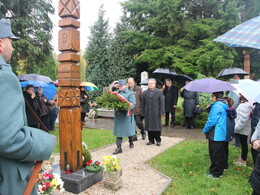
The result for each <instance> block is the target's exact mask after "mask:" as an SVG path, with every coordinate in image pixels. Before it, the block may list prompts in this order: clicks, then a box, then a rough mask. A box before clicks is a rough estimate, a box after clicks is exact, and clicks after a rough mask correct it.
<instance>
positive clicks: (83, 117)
mask: <svg viewBox="0 0 260 195" xmlns="http://www.w3.org/2000/svg"><path fill="white" fill-rule="evenodd" d="M85 117H86V112H81V121H82V122H85Z"/></svg>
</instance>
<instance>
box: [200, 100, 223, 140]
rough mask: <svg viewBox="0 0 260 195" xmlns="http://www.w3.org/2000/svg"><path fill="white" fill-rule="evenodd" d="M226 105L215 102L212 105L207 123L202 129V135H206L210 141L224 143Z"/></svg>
mask: <svg viewBox="0 0 260 195" xmlns="http://www.w3.org/2000/svg"><path fill="white" fill-rule="evenodd" d="M227 110H228V105H227V104H225V103H223V102H221V101H217V102H215V103H214V104H212V106H211V109H210V113H209V117H208V121H207V123H206V125H205V127H204V128H203V133H205V134H206V136H207V139H209V140H210V141H225V140H226V129H227V125H226V121H227Z"/></svg>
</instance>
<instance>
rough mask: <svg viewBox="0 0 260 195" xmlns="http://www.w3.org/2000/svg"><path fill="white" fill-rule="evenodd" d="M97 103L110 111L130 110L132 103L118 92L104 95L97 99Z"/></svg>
mask: <svg viewBox="0 0 260 195" xmlns="http://www.w3.org/2000/svg"><path fill="white" fill-rule="evenodd" d="M96 102H97V103H98V104H100V105H101V106H102V107H104V108H107V109H109V110H116V111H121V110H125V111H127V110H129V109H130V103H129V102H128V101H127V100H126V99H125V98H124V97H123V96H121V95H120V94H118V93H116V92H108V93H104V94H103V95H101V96H100V97H98V98H97V99H96Z"/></svg>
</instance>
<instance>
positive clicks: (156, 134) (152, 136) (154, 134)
mask: <svg viewBox="0 0 260 195" xmlns="http://www.w3.org/2000/svg"><path fill="white" fill-rule="evenodd" d="M148 139H149V142H152V143H154V140H155V141H156V142H161V131H148Z"/></svg>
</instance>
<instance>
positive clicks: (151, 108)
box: [142, 79, 164, 146]
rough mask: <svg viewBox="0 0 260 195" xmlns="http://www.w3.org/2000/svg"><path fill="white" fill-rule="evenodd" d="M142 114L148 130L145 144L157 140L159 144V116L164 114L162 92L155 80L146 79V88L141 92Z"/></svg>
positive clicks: (160, 128) (160, 127)
mask: <svg viewBox="0 0 260 195" xmlns="http://www.w3.org/2000/svg"><path fill="white" fill-rule="evenodd" d="M142 114H143V115H144V117H145V130H146V131H148V139H149V142H148V143H147V145H152V144H154V143H155V142H154V140H156V142H157V144H156V145H157V146H160V145H161V137H160V136H161V130H162V121H161V116H162V115H164V97H163V92H162V91H161V90H159V89H157V88H156V80H155V79H149V80H148V89H147V90H145V91H144V92H143V101H142Z"/></svg>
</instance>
